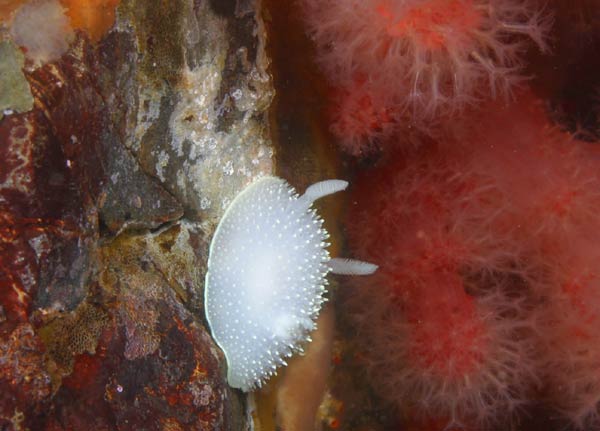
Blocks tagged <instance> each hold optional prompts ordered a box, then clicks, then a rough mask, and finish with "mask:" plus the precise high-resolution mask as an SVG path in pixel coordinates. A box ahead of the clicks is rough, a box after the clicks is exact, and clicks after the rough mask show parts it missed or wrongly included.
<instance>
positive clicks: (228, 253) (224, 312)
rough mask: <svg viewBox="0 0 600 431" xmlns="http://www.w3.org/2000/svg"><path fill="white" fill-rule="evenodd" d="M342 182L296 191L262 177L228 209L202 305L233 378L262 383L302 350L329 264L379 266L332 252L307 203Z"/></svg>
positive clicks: (333, 268)
mask: <svg viewBox="0 0 600 431" xmlns="http://www.w3.org/2000/svg"><path fill="white" fill-rule="evenodd" d="M347 185H348V183H347V182H345V181H341V180H329V181H323V182H320V183H316V184H314V185H312V186H310V187H309V188H308V189H307V190H306V192H305V193H304V195H302V196H298V195H297V194H296V192H295V191H294V189H293V188H292V187H291V186H290V185H289V184H288V183H287V182H286V181H285V180H282V179H280V178H275V177H264V178H262V179H260V180H258V181H256V182H255V183H253V184H251V185H250V186H249V187H247V188H246V189H245V190H244V191H243V192H242V193H240V194H239V195H238V196H237V197H236V198H235V200H234V201H233V202H232V203H231V205H230V206H229V208H228V209H227V211H226V212H225V215H224V216H223V218H222V220H221V222H220V223H219V226H218V227H217V230H216V232H215V235H214V237H213V240H212V243H211V246H210V255H209V260H208V272H207V274H206V286H205V307H206V317H207V319H208V322H209V325H210V328H211V330H212V334H213V337H214V338H215V340H216V341H217V343H218V344H219V346H220V347H221V349H222V350H223V352H224V353H225V356H226V359H227V365H228V377H227V378H228V381H229V384H230V385H231V386H233V387H235V388H240V389H242V390H244V391H249V390H252V389H254V388H256V387H257V386H261V385H262V384H263V383H264V382H265V381H266V380H267V379H268V378H269V377H270V376H272V375H273V374H274V373H275V371H276V369H277V367H279V366H281V365H287V364H286V361H285V358H287V357H290V356H292V354H293V353H294V352H301V351H302V346H301V345H302V343H303V342H306V341H309V340H310V337H309V333H310V332H311V331H312V330H314V329H315V328H316V325H315V320H316V318H317V316H318V314H319V311H320V310H321V305H322V304H323V302H324V301H325V297H324V295H325V293H326V291H327V289H326V286H327V280H326V278H325V277H326V275H327V274H328V273H329V272H334V273H338V274H370V273H372V272H374V271H375V270H376V268H377V267H376V266H375V265H372V264H369V263H366V262H358V261H352V260H349V259H331V258H330V256H329V252H328V251H327V249H326V247H327V246H328V245H329V244H328V243H327V239H328V238H329V234H328V233H327V231H326V230H325V229H324V228H323V220H322V219H321V217H319V215H318V214H317V212H316V210H315V209H313V208H311V206H312V203H313V202H314V201H315V200H316V199H319V198H320V197H323V196H326V195H329V194H332V193H335V192H337V191H340V190H344V189H345V188H346V187H347Z"/></svg>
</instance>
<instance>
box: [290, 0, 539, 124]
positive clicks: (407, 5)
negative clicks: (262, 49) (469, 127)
mask: <svg viewBox="0 0 600 431" xmlns="http://www.w3.org/2000/svg"><path fill="white" fill-rule="evenodd" d="M299 3H300V5H301V6H302V9H303V15H304V17H305V21H306V24H307V27H308V30H309V33H310V34H311V36H312V37H313V38H314V40H315V42H316V44H317V47H318V56H319V61H320V63H321V65H322V66H323V69H324V70H325V72H326V73H327V76H328V77H329V78H330V80H331V81H332V83H334V84H335V83H338V82H346V81H349V80H351V79H352V77H353V76H355V75H356V74H359V75H361V76H365V77H367V79H368V81H369V82H370V84H371V89H372V94H371V95H372V98H373V102H374V104H375V105H376V106H378V107H379V106H381V107H384V108H386V107H390V106H394V107H398V108H401V109H396V112H397V113H399V114H401V115H405V113H404V111H406V110H407V111H409V112H410V114H411V115H412V116H413V117H415V118H416V119H417V122H418V123H421V122H422V121H423V120H433V119H434V118H436V117H438V116H440V115H442V116H443V115H451V114H452V113H454V112H459V111H461V109H462V108H463V107H465V106H466V105H467V104H471V103H472V102H474V101H476V100H479V99H485V98H488V97H489V95H490V94H491V95H492V96H495V95H497V94H504V95H505V94H508V93H509V92H510V91H511V88H512V86H513V85H514V84H515V82H518V81H519V80H520V79H522V75H521V67H522V64H523V61H522V53H523V51H524V49H525V44H524V41H525V40H526V38H529V39H533V40H534V41H535V42H536V43H537V44H538V45H539V47H540V48H542V49H545V48H546V45H545V42H544V40H545V35H546V33H547V30H548V24H549V19H548V18H547V16H546V15H544V14H543V13H541V12H540V11H539V10H537V9H535V8H534V7H533V6H532V5H531V4H530V3H529V2H527V1H520V0H519V1H517V0H299ZM520 36H525V37H520Z"/></svg>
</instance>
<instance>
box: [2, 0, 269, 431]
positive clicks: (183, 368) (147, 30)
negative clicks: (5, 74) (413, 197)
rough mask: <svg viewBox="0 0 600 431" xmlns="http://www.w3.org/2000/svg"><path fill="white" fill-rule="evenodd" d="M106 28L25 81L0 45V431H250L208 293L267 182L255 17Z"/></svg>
mask: <svg viewBox="0 0 600 431" xmlns="http://www.w3.org/2000/svg"><path fill="white" fill-rule="evenodd" d="M71 3H73V4H71V10H70V13H71V15H77V13H78V12H77V11H74V10H73V8H75V7H76V6H75V2H71ZM105 3H106V4H105V5H104V6H103V7H112V8H114V7H115V2H114V1H109V2H105ZM112 12H113V11H112V10H111V13H112ZM13 13H14V11H13ZM114 15H115V22H114V25H113V26H112V28H110V29H109V30H108V31H106V32H105V33H103V34H98V31H99V30H98V29H97V28H96V29H95V30H94V31H93V34H87V33H85V32H84V31H81V30H76V31H75V39H74V40H73V41H72V43H71V44H70V45H69V48H68V50H67V51H66V53H64V54H63V55H62V57H60V59H58V60H56V61H53V62H50V63H46V64H43V65H40V66H38V65H36V64H33V63H32V62H31V61H29V60H27V59H25V60H24V67H22V69H20V66H19V62H22V61H23V59H22V57H20V56H19V53H18V51H17V50H15V49H14V48H12V47H11V44H12V43H13V42H12V41H10V36H9V34H10V33H9V32H8V31H0V44H1V46H2V49H3V52H4V51H7V52H8V51H10V50H12V51H11V52H14V55H10V56H8V55H7V56H2V57H0V70H10V71H11V74H12V75H11V76H14V80H15V82H17V83H18V84H19V86H15V88H13V93H14V95H9V97H4V96H2V98H0V99H1V102H2V103H1V108H2V109H3V115H4V116H3V117H2V118H1V119H0V387H2V388H3V390H2V391H1V393H0V428H2V429H7V430H21V429H23V430H24V429H35V430H61V429H62V430H66V429H95V430H113V429H121V430H129V429H131V430H138V429H145V430H158V429H171V430H177V429H181V430H183V429H185V430H193V429H195V430H205V429H223V430H244V429H247V428H248V427H249V424H248V423H247V419H246V416H245V408H244V402H243V400H242V399H241V398H240V397H239V396H238V395H237V394H236V393H235V392H234V391H232V390H231V389H230V388H229V387H228V386H227V385H226V383H225V381H224V376H225V374H224V370H223V367H224V365H225V361H224V358H223V356H222V353H221V352H220V350H219V349H218V348H217V347H216V345H215V344H214V343H213V341H212V339H211V337H210V335H209V334H208V332H207V331H206V328H205V326H204V325H205V322H204V321H203V317H202V316H203V311H202V310H203V304H202V286H203V282H204V273H205V265H206V264H205V262H206V256H207V253H208V244H209V239H210V236H211V235H212V231H213V230H214V228H215V226H216V222H217V221H218V220H219V218H220V216H221V215H222V213H223V211H224V209H225V207H226V206H227V204H228V202H229V201H230V199H231V198H232V197H233V196H234V195H235V194H237V192H239V191H240V190H241V189H242V188H243V187H244V186H245V185H246V184H248V183H249V182H251V181H252V180H253V179H254V178H255V177H256V176H257V175H258V174H259V173H264V174H269V173H271V172H272V170H273V163H272V156H273V149H272V146H271V143H270V139H269V136H268V122H267V116H266V110H267V108H268V107H269V105H270V103H271V99H272V97H273V89H272V83H271V80H270V77H269V75H268V74H267V73H266V68H267V65H268V61H267V58H266V56H265V53H264V43H265V34H264V30H263V28H262V22H261V18H260V16H259V15H258V13H257V5H256V3H255V2H254V1H238V2H237V3H236V2H225V3H221V2H198V1H192V0H189V1H188V0H178V1H173V2H160V1H154V0H152V1H150V2H139V1H135V0H126V1H122V2H121V3H120V4H119V5H118V6H116V11H114ZM10 25H11V23H10V17H8V18H7V17H5V16H3V17H1V19H0V30H3V28H4V30H6V29H7V28H9V27H10ZM102 25H103V26H104V27H106V23H105V22H103V23H102ZM83 28H85V26H83ZM69 31H71V30H69ZM91 40H94V41H96V40H97V42H91ZM15 64H16V66H15ZM20 70H21V71H20ZM20 74H22V75H20ZM23 78H24V80H25V81H24V80H23ZM22 84H26V85H22ZM31 97H33V104H31ZM28 98H29V99H28Z"/></svg>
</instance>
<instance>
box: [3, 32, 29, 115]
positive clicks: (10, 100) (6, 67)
mask: <svg viewBox="0 0 600 431" xmlns="http://www.w3.org/2000/svg"><path fill="white" fill-rule="evenodd" d="M24 63H25V56H24V55H23V54H22V53H21V51H20V50H19V48H18V47H17V46H16V45H15V44H14V43H12V42H11V41H9V40H5V41H2V42H0V76H1V77H2V79H0V119H2V117H4V115H6V114H10V113H11V112H27V111H29V110H31V109H32V108H33V96H32V94H31V89H30V88H29V83H28V82H27V79H25V75H24V74H23V65H24Z"/></svg>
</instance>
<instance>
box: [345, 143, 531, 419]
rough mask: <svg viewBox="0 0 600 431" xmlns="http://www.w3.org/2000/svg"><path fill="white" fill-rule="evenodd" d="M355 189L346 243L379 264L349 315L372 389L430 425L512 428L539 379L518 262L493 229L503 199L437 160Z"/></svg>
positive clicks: (455, 164)
mask: <svg viewBox="0 0 600 431" xmlns="http://www.w3.org/2000/svg"><path fill="white" fill-rule="evenodd" d="M356 183H357V185H358V186H357V187H356V188H355V195H354V197H355V203H356V206H355V207H354V209H353V210H352V211H351V214H350V217H349V219H350V220H351V223H349V224H348V234H349V239H350V244H351V246H352V247H353V249H354V251H355V253H357V254H358V255H359V256H363V257H367V256H368V257H369V258H370V259H373V260H375V261H378V262H379V263H380V264H381V265H380V269H379V271H378V272H377V274H375V275H374V276H373V277H372V279H371V280H369V282H368V284H369V286H366V285H364V283H362V282H360V281H357V284H360V285H357V286H355V287H356V288H354V289H352V290H350V291H349V292H348V293H349V296H348V298H347V300H346V301H345V302H344V306H345V307H346V311H347V312H348V313H349V314H350V315H351V318H352V320H353V322H354V324H355V325H356V328H357V330H358V331H359V334H360V335H361V337H360V340H365V343H367V344H365V346H364V347H365V356H366V361H367V364H368V365H367V366H368V370H369V372H370V375H371V377H372V380H373V382H374V384H375V387H376V388H378V389H379V392H380V394H381V395H382V396H383V397H384V398H385V399H386V400H388V401H389V402H391V403H392V404H393V405H395V406H397V407H398V408H402V407H406V406H410V407H412V408H413V411H415V412H417V413H420V414H422V415H424V416H426V417H446V418H450V420H452V421H455V422H460V423H463V424H470V425H473V426H475V427H476V429H482V428H481V427H484V426H487V424H488V423H489V422H493V421H496V420H504V419H507V420H510V418H511V416H512V415H513V414H514V413H515V411H516V410H517V409H518V408H519V407H521V406H522V405H523V404H524V403H525V402H526V400H527V393H528V390H530V389H531V388H532V386H533V385H534V384H535V382H536V381H537V375H536V358H535V352H534V349H533V347H534V343H533V342H532V334H533V333H534V332H533V330H532V327H531V325H532V324H533V322H534V320H532V319H531V318H530V315H529V314H528V311H529V308H528V307H529V306H528V305H527V304H528V301H529V298H528V297H527V295H526V291H525V290H523V289H520V287H521V284H522V283H523V280H524V279H525V278H526V277H525V275H524V274H525V270H524V269H522V268H521V267H520V265H521V261H522V259H521V258H520V256H518V252H517V251H515V247H514V237H513V236H511V235H510V234H511V233H510V232H505V234H506V235H505V236H502V235H501V234H500V233H499V232H494V231H493V225H494V222H495V221H496V219H497V218H498V217H499V214H501V213H502V211H503V210H504V208H505V205H506V198H505V196H503V194H502V193H501V192H500V191H499V190H498V188H497V187H496V184H495V181H494V180H493V178H490V177H488V176H486V175H480V174H476V173H473V172H469V171H466V170H465V169H464V167H463V166H462V163H461V162H460V161H459V160H457V159H455V158H454V157H453V155H451V154H447V153H444V154H438V153H437V152H436V151H433V152H432V153H431V154H424V155H422V156H419V157H416V158H413V159H410V160H408V161H407V163H406V164H404V163H403V162H399V163H391V164H390V165H389V166H386V167H384V168H382V169H380V170H379V171H378V172H377V173H376V174H375V175H372V174H371V173H370V175H365V176H364V177H362V178H360V179H359V180H358V181H357V182H356ZM517 250H518V248H517Z"/></svg>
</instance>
